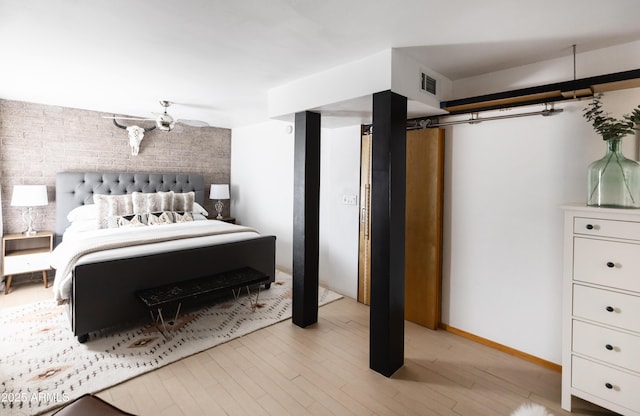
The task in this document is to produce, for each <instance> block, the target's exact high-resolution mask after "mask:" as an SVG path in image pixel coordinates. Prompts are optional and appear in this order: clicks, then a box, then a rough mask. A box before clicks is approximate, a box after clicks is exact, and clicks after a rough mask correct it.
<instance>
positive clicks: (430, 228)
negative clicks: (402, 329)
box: [358, 129, 444, 329]
mask: <svg viewBox="0 0 640 416" xmlns="http://www.w3.org/2000/svg"><path fill="white" fill-rule="evenodd" d="M372 140H374V138H373V137H372V136H371V135H364V134H363V136H362V151H361V172H360V259H359V267H358V301H359V302H362V303H364V304H367V305H368V304H369V302H370V288H371V281H370V274H369V273H370V268H369V265H370V261H371V259H370V248H371V245H370V241H369V231H370V229H371V224H370V221H369V218H370V217H369V209H370V205H369V201H370V199H371V195H370V187H369V184H370V183H371V141H372ZM443 176H444V130H443V129H423V130H411V131H407V188H406V189H407V196H406V201H407V202H406V220H405V221H406V230H405V319H407V320H408V321H411V322H415V323H417V324H419V325H422V326H425V327H427V328H431V329H436V328H437V327H438V324H439V323H440V307H441V306H440V303H441V292H442V289H441V282H442V203H443V202H442V196H443V186H444V178H443Z"/></svg>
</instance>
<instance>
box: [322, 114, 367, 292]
mask: <svg viewBox="0 0 640 416" xmlns="http://www.w3.org/2000/svg"><path fill="white" fill-rule="evenodd" d="M320 153H321V155H320V266H319V273H320V282H322V283H323V284H324V285H326V286H327V287H329V288H330V289H332V290H335V291H336V292H339V293H342V294H343V295H346V296H349V297H352V298H356V297H357V296H358V226H359V222H358V221H359V216H358V213H359V208H360V204H359V202H360V200H359V198H358V201H357V204H356V205H345V204H344V203H343V201H342V199H343V196H344V195H359V193H360V126H353V127H345V128H340V129H322V138H321V149H320Z"/></svg>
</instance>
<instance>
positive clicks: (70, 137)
mask: <svg viewBox="0 0 640 416" xmlns="http://www.w3.org/2000/svg"><path fill="white" fill-rule="evenodd" d="M104 115H110V114H106V113H100V112H95V111H88V110H79V109H73V108H65V107H57V106H49V105H42V104H34V103H27V102H20V101H10V100H2V99H0V186H1V187H2V213H3V223H4V224H3V230H4V233H5V234H6V233H15V232H21V231H22V230H23V222H22V217H21V210H20V209H19V208H16V207H12V206H10V202H11V192H12V188H13V185H20V184H24V185H46V186H47V191H48V194H49V205H48V206H46V207H38V208H36V209H37V212H38V214H39V217H38V219H37V221H36V224H35V228H36V229H39V230H53V229H54V226H55V201H54V198H55V174H56V173H57V172H63V171H67V172H74V171H75V172H78V171H109V172H116V171H121V172H170V173H179V172H191V173H199V174H202V175H204V180H205V186H208V185H209V184H211V183H229V180H230V177H229V176H230V164H231V158H230V156H231V155H230V153H231V130H229V129H222V128H215V127H202V128H197V127H189V126H184V125H179V127H178V128H177V129H176V130H174V131H172V132H169V133H167V132H162V131H159V130H157V129H156V130H153V131H151V132H149V133H145V136H144V140H143V141H142V144H141V145H140V153H139V154H138V155H137V156H132V155H131V150H130V147H129V139H128V136H127V131H126V130H123V129H120V128H117V127H116V126H114V125H113V122H112V120H109V119H104V118H102V116H104ZM147 123H148V124H145V125H143V126H142V127H150V126H152V125H153V122H147ZM121 124H125V125H130V124H134V123H132V122H129V121H121ZM139 125H140V124H139ZM208 195H209V191H208V190H206V191H205V197H206V198H205V199H206V201H205V209H206V210H207V211H209V217H210V218H213V217H215V208H214V207H213V202H215V201H211V200H209V199H208ZM225 205H226V207H225V210H226V214H227V215H228V214H229V207H228V205H229V204H228V203H226V204H225Z"/></svg>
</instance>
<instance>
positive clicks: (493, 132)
mask: <svg viewBox="0 0 640 416" xmlns="http://www.w3.org/2000/svg"><path fill="white" fill-rule="evenodd" d="M587 104H588V101H580V102H574V103H570V104H564V105H562V106H561V107H562V108H564V112H563V113H562V114H558V115H556V116H553V117H541V116H535V117H526V118H519V119H508V120H499V121H492V122H484V123H480V124H475V125H457V126H453V127H448V128H447V131H446V139H445V140H446V149H445V158H446V164H445V169H446V171H445V181H446V182H445V207H444V212H445V225H444V240H445V250H444V266H443V302H442V305H443V311H442V312H443V322H445V323H447V324H449V325H451V326H453V327H455V328H458V329H462V330H464V331H467V332H470V333H472V334H475V335H478V336H480V337H483V338H487V339H490V340H493V341H495V342H498V343H500V344H504V345H507V346H510V347H512V348H515V349H517V350H520V351H524V352H527V353H529V354H532V355H534V356H537V357H540V358H542V359H545V360H548V361H552V362H555V363H560V362H561V350H560V345H561V329H562V328H561V318H560V314H561V299H562V296H561V281H562V260H563V253H562V226H563V224H562V212H561V209H560V206H561V205H562V204H566V203H570V202H579V203H584V201H585V200H586V192H587V191H586V188H587V185H586V171H587V166H588V165H589V163H591V162H592V161H593V160H596V159H599V158H600V157H602V156H604V152H605V144H604V143H603V141H602V140H601V139H600V137H599V136H597V135H596V134H595V133H594V132H593V130H592V129H591V126H590V124H589V123H588V122H587V121H586V120H585V119H584V118H583V116H582V111H583V109H584V108H585V107H586V105H587ZM605 104H606V107H605V108H606V109H607V110H608V111H611V112H612V113H614V114H615V113H618V114H622V113H628V112H630V111H631V110H632V109H633V108H634V107H635V106H637V105H638V104H640V89H634V90H627V91H619V92H610V93H607V94H606V96H605ZM559 107H560V106H559ZM634 142H635V140H634V139H633V138H627V139H625V153H626V154H627V155H628V156H630V157H631V156H633V154H634Z"/></svg>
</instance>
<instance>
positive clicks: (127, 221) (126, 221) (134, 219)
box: [115, 214, 147, 228]
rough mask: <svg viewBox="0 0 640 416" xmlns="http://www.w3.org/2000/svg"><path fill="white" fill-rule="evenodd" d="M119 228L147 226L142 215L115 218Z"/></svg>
mask: <svg viewBox="0 0 640 416" xmlns="http://www.w3.org/2000/svg"><path fill="white" fill-rule="evenodd" d="M115 219H116V224H117V227H118V228H123V227H144V226H145V225H147V224H146V223H145V222H144V221H143V218H142V215H140V214H133V215H122V216H120V217H115Z"/></svg>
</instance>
